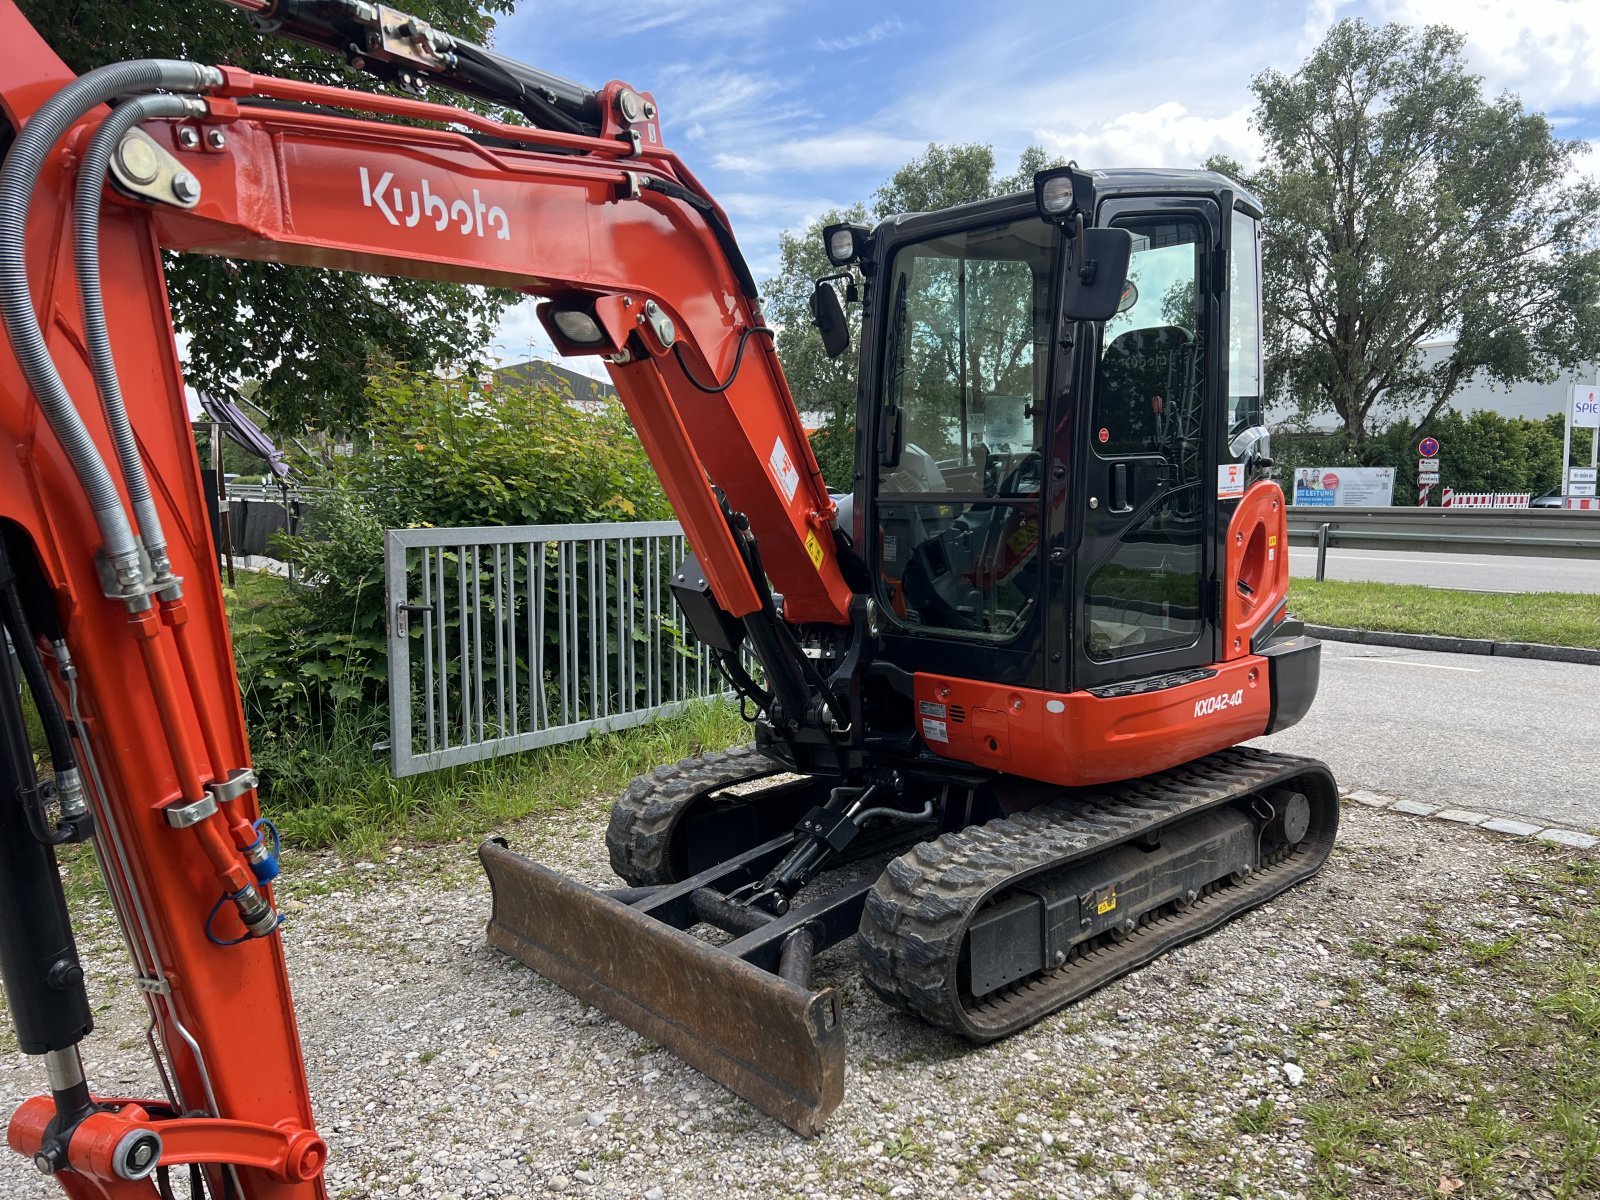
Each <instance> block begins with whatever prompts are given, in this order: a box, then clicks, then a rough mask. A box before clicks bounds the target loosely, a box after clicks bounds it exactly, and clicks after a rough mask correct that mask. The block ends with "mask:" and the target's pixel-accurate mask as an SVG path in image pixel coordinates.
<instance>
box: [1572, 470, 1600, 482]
mask: <svg viewBox="0 0 1600 1200" xmlns="http://www.w3.org/2000/svg"><path fill="white" fill-rule="evenodd" d="M1596 481H1600V469H1596V468H1594V467H1568V468H1567V482H1568V483H1594V482H1596Z"/></svg>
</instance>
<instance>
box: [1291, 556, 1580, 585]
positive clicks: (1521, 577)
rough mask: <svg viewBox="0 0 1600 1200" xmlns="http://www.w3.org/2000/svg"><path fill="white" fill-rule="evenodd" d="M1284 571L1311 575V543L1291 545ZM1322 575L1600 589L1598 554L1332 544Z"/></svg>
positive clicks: (1314, 558)
mask: <svg viewBox="0 0 1600 1200" xmlns="http://www.w3.org/2000/svg"><path fill="white" fill-rule="evenodd" d="M1289 572H1290V574H1292V575H1298V576H1302V577H1305V578H1312V577H1314V576H1315V575H1316V573H1317V551H1316V548H1315V547H1314V546H1293V547H1291V548H1290V550H1289ZM1327 577H1328V578H1329V579H1360V580H1366V581H1368V582H1374V583H1423V584H1427V585H1429V586H1430V587H1446V588H1465V589H1468V590H1471V591H1481V592H1600V559H1587V558H1521V557H1517V556H1513V555H1501V554H1423V553H1419V552H1414V551H1410V550H1392V551H1388V550H1339V549H1331V550H1329V551H1328V572H1327Z"/></svg>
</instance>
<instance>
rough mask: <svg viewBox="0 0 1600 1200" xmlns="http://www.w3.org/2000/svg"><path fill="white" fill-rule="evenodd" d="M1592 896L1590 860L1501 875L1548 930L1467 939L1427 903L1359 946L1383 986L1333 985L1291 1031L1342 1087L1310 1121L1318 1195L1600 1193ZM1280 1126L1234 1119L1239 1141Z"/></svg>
mask: <svg viewBox="0 0 1600 1200" xmlns="http://www.w3.org/2000/svg"><path fill="white" fill-rule="evenodd" d="M1597 888H1600V861H1597V860H1595V859H1592V858H1583V857H1581V856H1573V857H1571V858H1569V859H1568V860H1567V861H1565V862H1563V863H1557V864H1553V865H1552V866H1551V867H1549V868H1546V869H1545V870H1543V871H1539V872H1536V873H1528V872H1517V871H1507V873H1506V881H1505V886H1504V888H1503V889H1502V890H1500V891H1499V892H1497V893H1496V894H1495V896H1494V897H1493V899H1495V900H1497V901H1498V902H1501V903H1506V904H1507V911H1508V912H1521V913H1524V914H1529V913H1538V914H1540V915H1542V916H1546V917H1549V918H1552V919H1553V924H1552V926H1551V927H1550V932H1549V933H1548V934H1546V933H1542V932H1541V933H1527V932H1512V933H1509V934H1507V933H1506V932H1505V927H1504V925H1503V923H1502V922H1500V921H1498V920H1495V921H1488V922H1484V926H1485V928H1484V932H1483V934H1482V935H1481V937H1480V938H1478V939H1473V938H1465V939H1463V938H1460V937H1458V936H1451V935H1450V934H1449V933H1448V932H1447V931H1445V930H1443V929H1441V928H1440V926H1439V915H1438V909H1439V906H1438V905H1437V904H1434V905H1432V906H1431V908H1432V910H1433V911H1430V906H1429V905H1427V904H1424V905H1423V911H1422V912H1421V913H1419V914H1418V917H1419V925H1420V928H1419V929H1418V931H1416V932H1414V933H1411V934H1408V935H1405V936H1403V937H1401V938H1400V939H1398V940H1397V941H1395V942H1393V943H1390V944H1381V943H1374V942H1362V941H1357V942H1356V943H1354V944H1353V945H1352V947H1351V953H1352V954H1353V955H1354V956H1355V957H1356V958H1358V959H1364V960H1367V962H1366V965H1367V966H1368V967H1375V968H1376V971H1377V981H1378V982H1379V983H1381V984H1382V985H1383V986H1382V988H1370V989H1369V987H1368V986H1364V985H1363V983H1362V982H1361V980H1360V979H1358V978H1357V977H1356V976H1351V975H1346V976H1344V977H1342V978H1337V977H1336V978H1335V979H1332V980H1330V981H1329V983H1330V985H1332V986H1333V987H1337V988H1338V989H1339V990H1338V991H1333V990H1332V988H1330V995H1331V996H1334V997H1336V1000H1335V1001H1334V1003H1335V1005H1336V1007H1335V1008H1330V1009H1327V1010H1323V1009H1320V1008H1319V1009H1317V1010H1313V1011H1312V1012H1309V1013H1304V1014H1301V1015H1300V1020H1301V1021H1302V1022H1303V1025H1302V1026H1300V1027H1297V1028H1301V1029H1303V1030H1304V1031H1305V1032H1306V1033H1308V1034H1310V1035H1311V1036H1312V1037H1313V1038H1314V1039H1316V1040H1314V1041H1313V1042H1312V1043H1311V1044H1312V1046H1314V1047H1316V1049H1315V1050H1314V1051H1313V1053H1312V1054H1310V1055H1308V1061H1307V1066H1308V1068H1309V1069H1310V1070H1311V1071H1312V1072H1314V1073H1315V1075H1316V1076H1317V1078H1319V1079H1329V1080H1331V1083H1332V1086H1331V1087H1330V1088H1326V1089H1319V1090H1321V1091H1323V1094H1322V1095H1321V1096H1319V1097H1318V1098H1317V1099H1316V1100H1314V1101H1312V1102H1311V1103H1308V1104H1307V1105H1306V1106H1305V1107H1304V1108H1303V1109H1302V1110H1301V1114H1300V1115H1301V1117H1302V1119H1303V1120H1304V1121H1305V1123H1306V1129H1307V1133H1308V1135H1309V1136H1308V1140H1309V1141H1310V1143H1311V1146H1312V1148H1313V1150H1314V1151H1315V1153H1316V1157H1317V1171H1318V1178H1317V1180H1316V1186H1315V1187H1314V1188H1313V1189H1312V1196H1313V1197H1314V1198H1315V1200H1343V1198H1347V1197H1348V1198H1351V1200H1354V1198H1356V1197H1364V1196H1382V1197H1385V1198H1388V1197H1391V1196H1392V1197H1400V1196H1419V1197H1420V1196H1444V1197H1448V1196H1456V1197H1457V1198H1458V1200H1476V1198H1479V1197H1507V1198H1509V1197H1513V1196H1516V1197H1535V1196H1537V1197H1548V1198H1551V1200H1576V1198H1577V1197H1580V1196H1587V1197H1592V1196H1595V1195H1600V1123H1597V1122H1600V965H1597V963H1600V909H1597V908H1596V906H1595V903H1594V897H1595V893H1596V889H1597ZM1516 924H1518V925H1522V924H1524V922H1522V921H1517V922H1516ZM1335 961H1337V960H1335ZM1368 978H1369V979H1370V972H1369V973H1368ZM1382 991H1387V992H1388V993H1389V994H1390V995H1392V996H1394V997H1398V998H1399V1000H1400V1003H1398V1004H1396V1003H1393V1002H1392V1001H1386V1002H1382V1003H1380V1001H1383V997H1382V996H1381V995H1380V994H1379V993H1380V992H1382ZM1469 997H1470V998H1469ZM1323 1034H1326V1035H1329V1037H1328V1040H1327V1041H1326V1042H1322V1041H1321V1040H1320V1037H1319V1035H1323ZM1264 1103H1265V1104H1266V1105H1268V1106H1270V1103H1271V1102H1270V1101H1268V1102H1264ZM1281 1120H1282V1116H1281V1115H1280V1114H1278V1113H1276V1112H1275V1111H1273V1110H1272V1109H1271V1108H1270V1107H1268V1108H1267V1109H1266V1111H1261V1110H1260V1109H1258V1110H1247V1111H1246V1112H1245V1113H1241V1114H1239V1116H1238V1117H1236V1118H1235V1121H1236V1124H1238V1127H1239V1128H1240V1130H1241V1131H1248V1130H1249V1129H1250V1128H1259V1127H1261V1126H1262V1125H1263V1123H1265V1122H1277V1121H1281ZM1379 1180H1382V1181H1384V1182H1386V1183H1387V1184H1388V1185H1389V1186H1388V1187H1381V1186H1380V1187H1377V1188H1374V1187H1373V1184H1374V1183H1375V1182H1376V1181H1379Z"/></svg>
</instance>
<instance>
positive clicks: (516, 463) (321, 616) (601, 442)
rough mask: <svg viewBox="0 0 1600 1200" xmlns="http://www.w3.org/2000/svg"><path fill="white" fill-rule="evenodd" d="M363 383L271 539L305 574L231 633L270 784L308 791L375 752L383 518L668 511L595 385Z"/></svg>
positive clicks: (382, 697) (513, 520)
mask: <svg viewBox="0 0 1600 1200" xmlns="http://www.w3.org/2000/svg"><path fill="white" fill-rule="evenodd" d="M370 389H371V400H372V410H373V414H374V417H373V423H372V426H371V428H370V430H368V431H366V433H365V435H364V436H363V437H362V439H361V440H360V442H359V443H358V445H357V447H356V448H355V450H354V452H353V453H352V454H350V455H348V456H326V457H317V458H310V457H308V458H307V459H306V460H305V461H303V462H302V463H300V464H299V465H300V466H301V467H302V468H303V469H304V470H305V471H306V473H307V475H308V480H309V483H310V485H311V487H312V488H314V489H317V491H316V492H315V493H314V495H315V499H314V505H313V513H314V515H313V517H312V518H311V519H309V520H308V522H307V527H306V528H305V529H303V530H302V531H301V532H300V533H299V534H298V535H297V536H294V537H286V538H282V539H281V542H282V554H283V556H284V557H287V558H292V560H293V561H294V562H295V564H296V565H297V568H298V575H299V578H300V581H301V582H300V585H299V586H297V587H293V588H285V589H284V591H283V593H282V594H281V596H279V597H278V598H277V600H276V602H275V603H273V604H271V605H265V606H259V607H257V608H256V609H255V610H254V611H253V613H252V615H251V619H250V620H249V621H247V622H244V623H242V624H241V625H240V627H239V628H237V629H236V630H235V647H236V652H237V656H238V665H239V678H240V688H241V692H242V694H243V699H244V707H245V716H246V720H247V722H248V723H249V725H250V729H251V738H252V743H253V745H254V747H255V753H256V758H257V761H258V763H259V764H260V765H261V766H262V768H263V775H264V778H265V779H266V780H268V781H269V786H274V787H275V788H276V789H280V790H287V791H291V792H293V791H298V790H303V789H302V787H301V785H302V784H308V783H309V781H310V780H311V779H312V778H313V777H317V776H319V774H321V773H323V771H324V768H325V766H326V762H327V760H328V758H329V757H330V756H331V757H334V758H346V759H347V760H348V756H350V755H363V756H365V757H367V758H369V759H370V757H371V754H372V746H373V744H374V743H375V742H377V741H379V740H380V739H381V738H382V737H384V736H385V734H386V730H387V725H388V715H387V709H386V704H387V696H386V685H387V679H386V652H387V647H386V625H385V613H384V580H383V531H384V530H385V529H396V528H412V527H434V526H437V527H448V526H464V525H521V524H544V523H550V524H565V523H569V522H582V521H607V520H655V519H662V518H666V517H670V515H671V510H670V508H669V506H668V504H667V501H666V498H665V496H664V494H663V493H662V491H661V487H660V484H659V482H658V480H657V479H656V476H655V472H654V470H653V469H652V468H651V466H650V463H649V460H648V459H647V458H646V457H645V454H644V451H643V448H642V447H641V446H640V444H639V441H638V439H637V437H636V436H635V435H634V433H633V430H632V427H631V426H630V425H629V423H628V420H627V418H626V416H625V415H624V414H623V413H622V411H621V409H620V407H619V406H617V405H616V404H615V403H614V402H611V401H608V400H606V399H604V398H603V397H601V396H600V395H599V394H598V391H597V392H596V394H595V395H594V396H592V397H590V398H586V400H585V403H584V405H583V406H582V407H579V406H578V405H576V404H574V403H573V400H572V396H571V394H570V393H569V392H567V391H566V390H565V389H559V388H553V387H551V386H549V385H538V386H532V387H528V386H517V387H505V388H492V387H487V386H484V385H481V384H478V383H475V382H472V381H469V380H464V379H439V378H436V377H432V376H413V375H406V374H404V373H402V372H399V371H388V372H385V373H383V374H380V375H378V376H376V377H375V378H374V379H373V380H372V382H371V384H370ZM452 569H455V566H454V565H453V566H452ZM524 582H525V581H524Z"/></svg>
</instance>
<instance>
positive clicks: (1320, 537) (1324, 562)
mask: <svg viewBox="0 0 1600 1200" xmlns="http://www.w3.org/2000/svg"><path fill="white" fill-rule="evenodd" d="M1332 533H1333V522H1331V521H1324V522H1323V523H1322V524H1321V525H1320V526H1318V528H1317V582H1318V583H1321V582H1322V579H1323V576H1325V575H1326V574H1327V573H1328V541H1329V536H1330V535H1331V534H1332Z"/></svg>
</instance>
